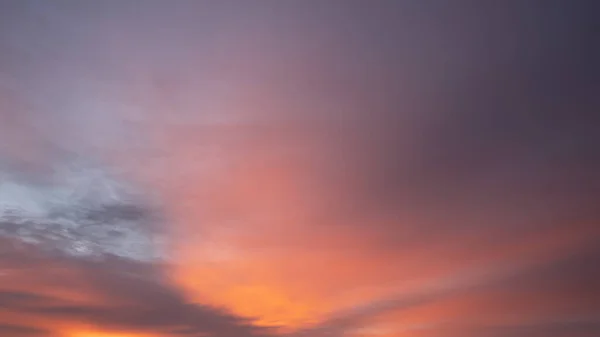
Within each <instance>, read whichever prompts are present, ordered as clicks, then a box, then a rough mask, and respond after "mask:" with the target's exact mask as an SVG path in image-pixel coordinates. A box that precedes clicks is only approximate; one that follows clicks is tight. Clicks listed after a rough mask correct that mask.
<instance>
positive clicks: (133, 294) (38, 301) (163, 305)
mask: <svg viewBox="0 0 600 337" xmlns="http://www.w3.org/2000/svg"><path fill="white" fill-rule="evenodd" d="M46 259H47V258H46ZM48 262H51V263H52V261H46V264H47V263H48ZM56 262H57V261H54V263H56ZM120 264H122V266H126V267H127V268H126V269H125V270H123V269H121V268H120V266H119V265H120ZM139 264H140V263H139V262H133V263H132V262H123V261H114V262H110V261H106V262H103V263H101V262H96V263H92V262H85V263H81V262H80V261H72V258H71V259H64V260H62V261H58V265H59V266H61V267H62V268H66V269H67V270H69V271H71V272H74V274H75V275H77V277H78V280H77V281H78V282H79V286H80V287H79V288H78V289H70V290H74V291H75V294H79V295H84V297H85V295H89V296H91V297H90V298H94V299H93V300H89V299H88V300H83V301H82V300H78V299H73V298H69V296H65V295H60V293H61V290H65V289H61V287H59V286H57V287H53V288H51V289H52V290H53V291H54V292H55V295H50V294H43V292H44V289H46V288H45V287H43V284H44V282H45V281H44V280H43V278H44V277H45V274H46V273H47V272H48V271H47V270H45V268H44V267H43V266H37V267H36V270H35V271H31V270H29V273H32V274H33V275H37V277H39V280H38V281H35V280H32V279H31V277H32V276H33V275H28V276H29V277H28V278H27V281H28V282H29V283H30V284H33V286H35V285H36V284H37V285H38V286H39V285H41V286H42V288H40V290H35V289H36V288H35V287H31V288H28V289H30V290H29V291H23V290H22V291H11V290H3V291H2V292H0V305H1V307H2V312H4V313H5V314H4V315H6V313H8V314H10V315H16V316H17V317H25V318H27V320H28V321H29V322H38V323H35V324H40V329H43V327H44V326H46V327H48V328H50V327H52V326H53V325H55V324H60V325H63V326H67V327H68V326H69V325H70V324H71V325H75V326H77V325H78V324H83V323H85V324H87V325H90V326H94V327H98V328H103V329H109V330H114V331H132V332H148V333H159V334H160V333H171V334H172V335H176V334H177V333H181V334H182V335H185V336H215V337H216V336H223V337H225V336H267V335H268V334H269V332H268V331H267V330H265V329H263V328H259V327H257V326H254V325H253V323H252V321H251V320H249V319H245V318H242V317H238V316H235V315H232V314H229V313H228V312H227V311H226V310H223V309H218V308H215V307H212V306H205V305H202V304H197V303H192V302H190V301H188V300H187V299H186V298H184V297H183V296H182V294H181V293H180V292H179V291H178V290H177V289H176V288H175V287H174V286H173V285H171V284H169V283H166V282H165V280H164V279H161V278H160V277H159V276H158V275H159V273H160V272H158V270H156V267H155V266H143V265H139ZM136 268H137V269H144V268H145V269H150V270H153V274H149V273H146V274H142V273H139V272H137V273H136V272H135V269H136ZM22 272H23V273H25V272H26V271H22ZM16 274H18V273H16ZM149 275H152V276H149ZM1 277H2V280H3V281H2V283H0V285H1V286H2V288H4V287H6V286H8V285H9V283H8V281H9V279H8V276H7V275H4V276H1ZM12 277H18V275H14V274H13V275H12ZM5 281H6V282H5ZM70 281H74V280H70ZM38 291H39V292H40V293H38ZM79 297H81V296H79ZM8 317H10V316H8ZM5 329H8V327H6V328H5ZM7 331H8V330H7ZM12 331H13V330H11V333H13V332H12ZM31 331H32V334H31V335H32V336H33V335H34V334H33V332H35V329H34V328H33V327H32V328H31ZM52 331H54V330H52ZM59 331H60V329H59ZM177 331H179V332H177ZM25 332H27V331H26V330H23V332H22V335H24V336H28V335H27V334H25ZM17 333H20V332H19V330H18V329H17V328H16V327H15V329H14V335H15V336H17V335H18V334H17ZM11 336H12V335H11ZM18 336H20V335H18Z"/></svg>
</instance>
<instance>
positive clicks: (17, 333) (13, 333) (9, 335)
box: [0, 324, 53, 337]
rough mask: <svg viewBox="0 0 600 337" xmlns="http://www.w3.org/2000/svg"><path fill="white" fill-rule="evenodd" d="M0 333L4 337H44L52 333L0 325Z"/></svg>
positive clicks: (25, 327) (24, 327)
mask: <svg viewBox="0 0 600 337" xmlns="http://www.w3.org/2000/svg"><path fill="white" fill-rule="evenodd" d="M0 333H1V334H2V336H6V337H45V336H52V335H53V334H52V332H51V331H48V330H44V329H36V328H32V327H30V326H19V325H6V324H5V325H3V324H0Z"/></svg>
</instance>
